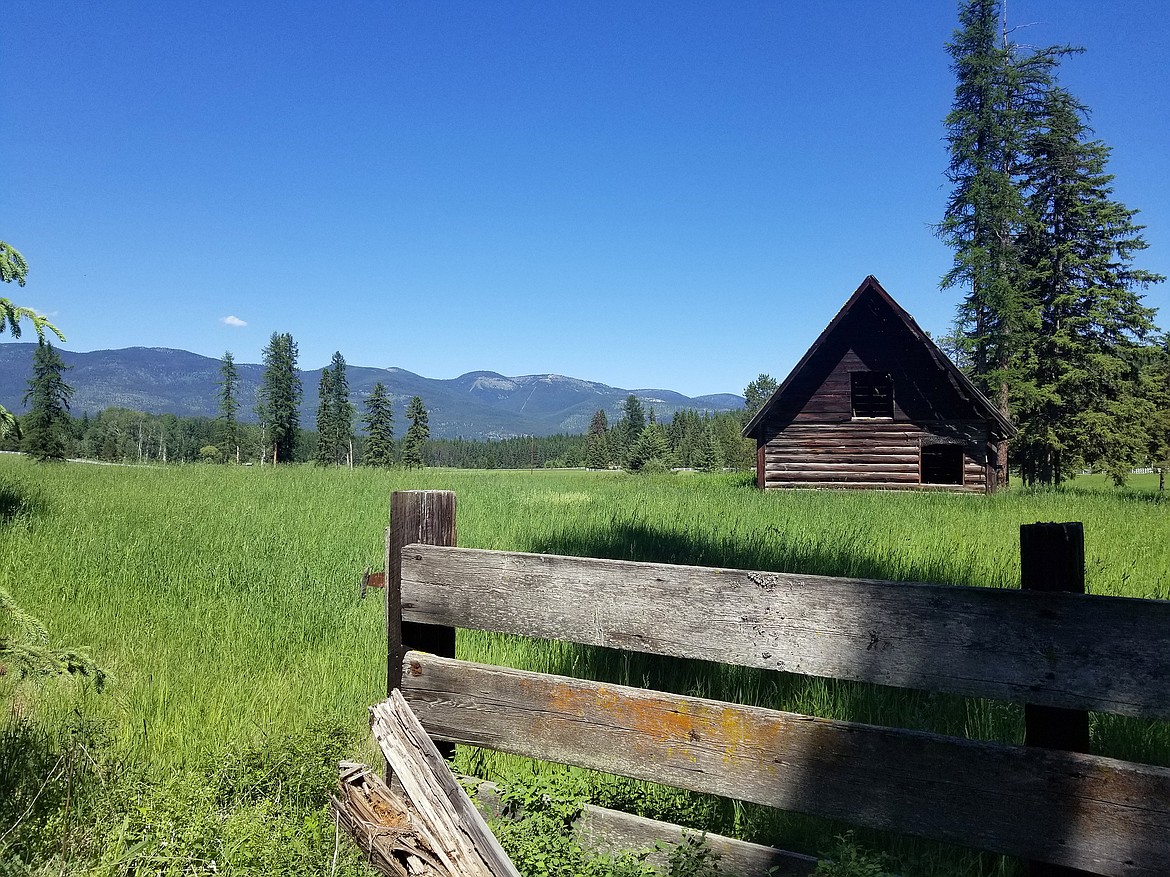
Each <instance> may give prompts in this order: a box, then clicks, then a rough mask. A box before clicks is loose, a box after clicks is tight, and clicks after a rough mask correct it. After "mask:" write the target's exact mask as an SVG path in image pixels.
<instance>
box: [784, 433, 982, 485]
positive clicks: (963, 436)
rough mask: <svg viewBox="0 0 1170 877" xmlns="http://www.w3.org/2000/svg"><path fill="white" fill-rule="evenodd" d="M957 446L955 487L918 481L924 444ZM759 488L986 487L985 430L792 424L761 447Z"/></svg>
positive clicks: (919, 479)
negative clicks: (959, 475)
mask: <svg viewBox="0 0 1170 877" xmlns="http://www.w3.org/2000/svg"><path fill="white" fill-rule="evenodd" d="M933 444H962V445H963V483H962V484H961V485H952V484H935V485H924V484H922V483H921V477H920V471H919V464H920V459H921V449H922V447H923V446H924V445H933ZM763 451H764V470H763V474H764V477H763V482H764V485H763V486H764V487H765V488H769V487H880V488H922V487H925V488H929V489H932V490H957V491H967V492H978V493H982V492H984V491H985V490H986V489H987V479H986V473H987V467H986V464H987V427H986V425H985V424H983V423H981V422H975V423H965V424H955V423H949V424H948V423H933V424H916V423H910V422H896V421H888V420H887V421H884V422H875V421H854V422H846V423H839V424H815V423H799V424H792V425H790V426H788V427H787V428H785V429H782V430H780V431H778V432H777V433H776V434H775V435H773V437H772V438H771V439H770V440H769V441H768V442H767V443H766V444H765V445H764V446H763Z"/></svg>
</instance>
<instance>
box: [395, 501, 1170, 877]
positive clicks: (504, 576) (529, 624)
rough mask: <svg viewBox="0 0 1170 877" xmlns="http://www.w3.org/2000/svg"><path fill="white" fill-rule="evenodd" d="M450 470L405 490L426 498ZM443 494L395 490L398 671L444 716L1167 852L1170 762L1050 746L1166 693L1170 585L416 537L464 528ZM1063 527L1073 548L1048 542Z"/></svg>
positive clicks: (544, 753) (688, 780)
mask: <svg viewBox="0 0 1170 877" xmlns="http://www.w3.org/2000/svg"><path fill="white" fill-rule="evenodd" d="M436 493H437V492H419V493H399V494H395V497H394V500H393V503H392V505H393V507H394V509H399V508H410V507H412V505H419V506H420V507H426V508H429V509H431V510H432V512H433V509H434V508H436V507H438V506H437V505H436V503H438V502H439V501H438V500H437V499H436V496H435V494H436ZM441 495H442V496H443V497H446V498H447V499H444V500H442V502H441V503H439V505H441V507H442V508H444V509H449V511H450V515H451V519H450V521H446V522H444V523H443V524H442V525H441V526H437V525H436V522H435V518H434V515H433V514H432V513H431V512H428V513H424V514H418V513H415V514H413V516H412V515H411V514H409V513H406V512H402V513H399V512H394V514H400V520H399V521H398V522H397V523H396V522H395V521H394V520H393V519H392V526H391V534H390V538H389V539H388V546H389V547H388V557H387V570H388V571H389V575H388V576H387V607H388V614H387V632H388V637H389V659H390V660H389V663H388V670H389V682H390V687H391V688H399V687H400V688H401V690H402V693H403V695H404V696H405V698H406V700H407V702H408V703H409V704H410V705H411V708H412V709H413V710H414V711H415V712H416V713H417V714H418V716H419V718H420V720H421V721H422V723H423V726H424V727H425V728H426V729H427V732H428V733H429V734H431V735H432V736H433V737H435V738H436V739H439V740H443V741H447V742H449V743H467V744H472V745H477V746H485V747H490V748H493V749H497V750H500V751H505V752H511V753H515V754H520V755H528V756H533V757H537V758H543V759H547V760H551V761H559V762H563V763H566V764H574V765H578V766H582V767H589V768H596V769H599V770H604V771H609V772H612V773H618V774H623V775H626V776H631V777H635V778H641V779H647V780H653V781H656V782H662V783H666V784H670V785H675V786H678V787H681V788H686V789H690V790H693V791H699V792H710V793H714V794H718V795H724V796H727V797H732V798H737V799H741V800H746V801H753V802H756V803H761V804H766V805H770V806H775V807H779V808H782V809H787V810H794V811H799V812H803V813H810V814H816V815H821V816H827V817H833V818H837V819H842V820H845V821H848V822H850V823H854V824H857V825H864V826H869V827H874V828H880V829H885V830H890V831H895V832H902V833H908V834H914V835H918V836H922V837H928V838H934V839H938V840H943V841H948V842H953V843H958V844H963V845H966V846H970V847H975V848H979V849H985V850H989V851H993V852H1000V853H1006V854H1010V855H1016V856H1022V857H1025V858H1028V859H1031V860H1034V861H1035V862H1038V863H1050V864H1052V865H1056V866H1061V867H1065V868H1076V869H1081V870H1084V871H1089V872H1091V873H1097V874H1106V875H1154V874H1166V873H1167V870H1166V869H1167V865H1166V863H1167V862H1170V769H1166V768H1163V767H1157V766H1151V765H1143V764H1138V763H1132V762H1125V761H1120V760H1117V759H1112V758H1105V757H1102V756H1097V755H1092V754H1087V753H1085V752H1073V751H1064V750H1062V749H1058V748H1053V747H1054V746H1060V745H1063V746H1066V747H1069V748H1087V747H1083V746H1082V745H1081V744H1080V743H1078V742H1076V741H1079V740H1081V739H1082V738H1083V739H1085V740H1087V730H1086V729H1087V714H1086V713H1085V712H1084V711H1085V710H1100V711H1106V712H1113V713H1118V714H1122V715H1128V716H1142V717H1149V718H1158V719H1166V718H1168V717H1170V602H1165V601H1153V600H1137V599H1127V598H1106V597H1096V596H1086V595H1083V594H1068V593H1048V592H1044V591H1042V590H1031V591H1015V590H998V589H983V588H963V587H954V586H946V585H933V584H921V583H890V582H879V581H872V580H865V579H842V578H830V577H821V576H803V575H793V574H781V573H770V572H754V571H747V570H730V569H710V568H701V567H686V566H671V565H663V564H645V563H629V562H622V561H612V560H599V559H588V558H577V557H553V556H547V555H531V554H519V553H514V552H498V551H481V550H471V549H460V548H454V547H439V546H434V545H427V544H420V542H416V541H415V540H422V541H443V542H445V543H446V546H450V545H452V544H453V543H454V541H455V539H454V532H455V531H454V496H453V495H452V494H446V493H441ZM428 521H429V523H428ZM1036 526H1037V527H1040V528H1042V529H1040V530H1036V531H1029V530H1028V529H1027V528H1025V534H1024V535H1023V537H1022V538H1023V542H1024V550H1025V552H1026V555H1025V560H1024V564H1023V565H1024V568H1025V577H1026V578H1028V577H1031V578H1032V579H1034V580H1035V581H1033V582H1032V584H1033V586H1037V584H1038V586H1039V587H1045V586H1048V587H1053V588H1062V587H1066V586H1068V580H1070V579H1071V580H1072V587H1074V588H1075V586H1076V578H1077V562H1078V561H1077V558H1078V557H1080V558H1083V543H1080V542H1079V532H1080V531H1079V525H1076V527H1075V528H1070V527H1065V528H1063V529H1058V530H1053V529H1052V527H1053V526H1055V525H1036ZM428 527H429V528H431V529H434V530H436V532H438V533H439V536H440V538H439V539H433V540H432V539H429V538H427V534H426V533H425V532H424V531H425V530H426V529H427V528H428ZM1043 528H1048V529H1043ZM1053 534H1055V535H1056V536H1057V537H1058V538H1056V539H1055V543H1056V544H1057V549H1058V551H1057V553H1056V554H1052V555H1051V556H1048V557H1041V556H1039V554H1036V553H1035V552H1040V553H1043V552H1045V551H1052V550H1053V549H1052V546H1051V543H1052V542H1053V541H1054V540H1053V539H1052V538H1050V537H1051V536H1052V535H1053ZM1070 534H1071V537H1070ZM1062 542H1063V543H1068V549H1069V550H1068V551H1066V552H1064V553H1063V554H1062V553H1060V552H1059V548H1060V544H1061V543H1062ZM1029 546H1031V548H1030V547H1029ZM1029 550H1032V551H1033V552H1034V553H1033V556H1027V552H1028V551H1029ZM1080 562H1081V564H1082V566H1081V569H1082V570H1083V560H1082V561H1080ZM1080 576H1081V580H1082V581H1083V571H1082V572H1081V573H1080ZM454 627H466V628H476V629H481V630H489V631H497V632H501V633H514V634H522V635H528V636H538V637H543V638H548V639H559V640H567V641H572V642H577V643H582V644H586V645H600V646H609V647H614V648H620V649H627V650H633V651H640V652H648V653H652V654H658V655H666V656H673V657H680V658H698V659H704V660H710V661H719V662H723V663H729V664H739V665H745V666H750V667H759V668H766V669H778V670H785V671H790V672H796V673H803V674H808V675H814V676H824V677H831V678H836V679H847V680H859V681H866V682H876V683H881V684H883V685H892V686H899V687H905V688H914V689H922V690H927V691H940V692H950V693H955V694H961V695H969V696H978V697H990V698H997V699H1003V700H1010V701H1017V702H1023V703H1026V704H1028V705H1029V710H1030V714H1029V716H1028V721H1029V723H1030V724H1029V732H1028V737H1029V742H1032V743H1036V744H1038V745H1036V746H1011V745H1002V744H995V743H985V742H978V741H970V740H962V739H958V738H953V737H947V736H944V735H939V734H930V733H923V732H917V731H908V730H903V729H897V728H881V727H874V726H869V725H862V724H857V723H852V722H840V721H828V720H824V719H819V718H813V717H810V716H804V715H797V714H793V713H785V712H780V711H776V710H769V709H763V708H758V707H748V706H741V705H737V704H731V703H725V702H722V701H715V700H708V699H701V698H694V697H685V696H682V695H674V694H666V693H662V692H655V691H647V690H643V689H638V688H629V687H625V686H618V685H612V684H608V683H598V682H591V681H587V680H580V679H571V678H568V677H561V676H553V675H548V674H540V673H533V672H527V671H520V670H511V669H504V668H500V667H490V666H484V665H479V664H473V663H470V662H465V661H456V660H454V658H453V647H452V646H453V637H452V636H450V635H449V634H448V631H450V629H451V628H454ZM408 649H409V650H408ZM1054 725H1055V727H1056V730H1055V732H1054V731H1053V730H1052V728H1053V726H1054ZM1069 728H1071V729H1072V731H1071V732H1069V731H1068V729H1069ZM1062 739H1066V740H1071V741H1074V742H1068V743H1061V742H1060V741H1061V740H1062ZM1054 741H1055V742H1054ZM1040 747H1047V748H1040ZM1038 870H1043V867H1041V868H1038ZM1046 873H1051V872H1046Z"/></svg>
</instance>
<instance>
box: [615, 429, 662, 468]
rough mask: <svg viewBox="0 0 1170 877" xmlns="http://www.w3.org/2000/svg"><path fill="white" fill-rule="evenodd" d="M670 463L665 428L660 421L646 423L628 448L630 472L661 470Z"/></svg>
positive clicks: (627, 462)
mask: <svg viewBox="0 0 1170 877" xmlns="http://www.w3.org/2000/svg"><path fill="white" fill-rule="evenodd" d="M672 463H673V460H672V459H671V454H670V445H669V443H668V442H667V439H666V430H665V429H664V428H663V426H662V424H661V423H656V422H655V423H649V424H647V425H646V428H645V429H643V430H642V434H641V435H639V436H638V440H637V441H636V442H634V446H633V448H632V449H631V450H630V453H629V456H628V457H627V459H626V466H627V468H628V469H629V470H630V471H631V472H644V471H662V470H665V469H669V468H670V467H671V464H672Z"/></svg>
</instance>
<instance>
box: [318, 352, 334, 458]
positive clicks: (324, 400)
mask: <svg viewBox="0 0 1170 877" xmlns="http://www.w3.org/2000/svg"><path fill="white" fill-rule="evenodd" d="M335 432H336V425H335V424H334V422H333V372H331V371H330V370H329V369H328V368H323V369H321V380H319V381H318V382H317V453H316V454H314V460H315V461H316V462H317V463H318V464H320V465H322V466H328V465H332V464H333V463H336V462H337V450H336V447H335V445H334V441H333V437H334V434H335Z"/></svg>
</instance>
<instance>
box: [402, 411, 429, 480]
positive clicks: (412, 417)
mask: <svg viewBox="0 0 1170 877" xmlns="http://www.w3.org/2000/svg"><path fill="white" fill-rule="evenodd" d="M406 419H407V420H409V421H410V426H408V427H407V428H406V435H405V436H403V438H402V465H404V466H408V467H410V468H415V467H418V466H422V465H423V464H424V461H423V448H424V447H425V446H426V443H427V440H428V439H429V438H430V437H431V427H430V420H429V418H428V416H427V409H426V408H425V407H424V406H423V400H422V399H421V398H420V397H419V396H415V397H413V398H412V399H411V400H410V404H408V405H407V406H406Z"/></svg>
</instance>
